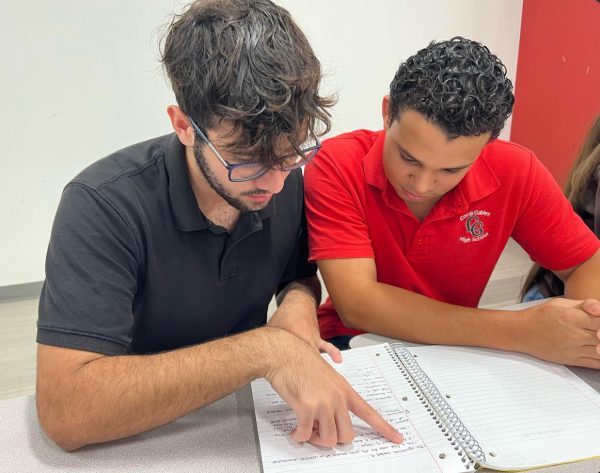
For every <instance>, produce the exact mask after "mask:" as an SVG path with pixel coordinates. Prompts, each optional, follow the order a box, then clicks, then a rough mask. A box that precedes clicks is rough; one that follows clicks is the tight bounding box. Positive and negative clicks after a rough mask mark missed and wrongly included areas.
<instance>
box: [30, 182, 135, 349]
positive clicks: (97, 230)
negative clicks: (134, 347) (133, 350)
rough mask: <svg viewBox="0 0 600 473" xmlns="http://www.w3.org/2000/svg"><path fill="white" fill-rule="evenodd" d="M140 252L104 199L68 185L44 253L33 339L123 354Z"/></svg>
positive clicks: (69, 346) (85, 189) (128, 230)
mask: <svg viewBox="0 0 600 473" xmlns="http://www.w3.org/2000/svg"><path fill="white" fill-rule="evenodd" d="M139 253H140V251H139V245H138V243H136V241H135V238H134V237H133V232H132V230H131V228H130V226H129V225H128V224H127V223H126V221H125V219H124V218H123V217H122V215H121V214H120V213H119V212H118V211H117V210H116V209H115V208H114V207H113V206H112V205H111V204H110V203H109V202H108V201H107V200H106V199H105V198H103V197H102V196H101V195H100V194H99V193H98V192H97V191H96V190H93V189H90V188H88V187H86V186H84V185H81V184H76V183H71V184H69V185H68V186H67V187H66V188H65V190H64V192H63V195H62V198H61V201H60V204H59V207H58V211H57V214H56V217H55V220H54V224H53V227H52V233H51V237H50V244H49V247H48V253H47V257H46V280H45V282H44V287H43V289H42V294H41V297H40V305H39V318H38V333H37V341H38V343H43V344H47V345H54V346H61V347H65V348H73V349H78V350H85V351H91V352H95V353H103V354H107V355H119V354H124V353H127V349H128V346H129V344H130V342H131V336H130V332H131V328H132V325H133V311H132V306H133V300H134V295H135V293H136V289H137V286H138V280H137V274H138V265H139V263H138V262H139Z"/></svg>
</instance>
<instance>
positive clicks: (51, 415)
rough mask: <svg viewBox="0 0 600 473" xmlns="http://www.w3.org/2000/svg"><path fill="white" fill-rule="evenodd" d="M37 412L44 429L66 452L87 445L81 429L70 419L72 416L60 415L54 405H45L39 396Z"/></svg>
mask: <svg viewBox="0 0 600 473" xmlns="http://www.w3.org/2000/svg"><path fill="white" fill-rule="evenodd" d="M37 414H38V419H39V422H40V426H41V427H42V430H43V431H44V432H45V433H46V435H47V436H48V437H49V438H50V439H51V440H52V441H53V442H54V443H55V444H56V445H57V446H58V447H59V448H60V449H62V450H64V451H65V452H73V451H75V450H78V449H80V448H81V447H83V446H85V445H87V442H85V441H84V440H83V438H82V437H83V436H82V435H81V434H80V433H79V429H77V427H76V426H74V425H73V423H72V422H70V421H69V417H70V416H63V415H59V414H58V413H57V412H56V410H54V409H52V406H47V405H46V406H44V405H43V403H41V402H40V400H39V398H38V402H37Z"/></svg>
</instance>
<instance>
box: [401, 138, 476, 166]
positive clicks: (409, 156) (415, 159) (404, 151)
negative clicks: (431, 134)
mask: <svg viewBox="0 0 600 473" xmlns="http://www.w3.org/2000/svg"><path fill="white" fill-rule="evenodd" d="M396 145H397V146H398V149H399V150H400V153H401V154H402V155H404V156H406V157H407V158H409V159H412V160H413V161H416V162H417V163H419V164H423V163H421V161H419V160H418V159H417V158H415V157H414V156H413V155H412V154H410V153H409V152H408V151H406V150H405V149H404V148H403V147H402V146H400V145H399V144H398V143H396ZM470 165H471V164H465V165H464V166H456V167H454V168H442V170H444V171H460V170H462V169H466V168H468V167H469V166H470Z"/></svg>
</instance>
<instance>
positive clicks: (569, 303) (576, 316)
mask: <svg viewBox="0 0 600 473" xmlns="http://www.w3.org/2000/svg"><path fill="white" fill-rule="evenodd" d="M521 313H522V314H523V316H524V322H525V331H526V333H525V334H524V335H525V342H524V343H525V344H526V345H525V346H524V347H523V350H522V351H524V352H526V353H529V354H530V355H533V356H537V357H538V358H543V359H545V360H548V361H552V362H555V363H561V364H565V365H573V366H584V367H587V368H596V369H600V303H598V301H597V300H595V299H586V300H585V301H577V300H572V299H552V300H551V301H549V302H546V303H544V304H540V305H537V306H534V307H531V308H529V309H525V310H523V311H521Z"/></svg>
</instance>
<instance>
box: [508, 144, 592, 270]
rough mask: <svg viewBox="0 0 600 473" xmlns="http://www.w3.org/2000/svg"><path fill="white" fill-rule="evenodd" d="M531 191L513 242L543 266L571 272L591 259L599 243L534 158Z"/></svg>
mask: <svg viewBox="0 0 600 473" xmlns="http://www.w3.org/2000/svg"><path fill="white" fill-rule="evenodd" d="M527 182H528V187H527V188H526V191H525V196H524V200H523V204H522V208H521V211H520V215H519V217H518V219H517V222H516V226H515V229H514V231H513V238H514V239H515V240H516V241H517V242H518V243H519V244H520V245H521V246H522V247H523V249H524V250H525V251H526V252H527V253H529V255H530V257H531V258H532V259H533V260H534V261H536V262H537V263H539V264H540V265H541V266H543V267H545V268H548V269H551V270H563V269H568V268H571V267H573V266H576V265H578V264H581V263H583V262H584V261H586V260H587V259H589V258H591V257H592V256H593V255H594V253H595V252H596V251H597V250H598V248H600V242H599V241H598V238H597V237H596V236H595V235H594V234H593V232H592V231H591V230H590V229H589V228H588V227H587V225H586V224H585V223H584V222H583V220H581V217H579V216H578V215H577V214H576V213H575V211H574V210H573V208H572V207H571V204H570V203H569V201H568V200H567V198H566V197H565V196H564V194H563V192H562V190H561V189H560V187H559V186H558V184H557V183H556V181H555V180H554V178H553V177H552V175H551V174H550V172H549V171H548V170H547V169H546V168H545V167H544V166H543V165H542V163H541V162H540V161H539V160H538V159H537V158H536V157H535V155H533V154H532V156H531V165H530V170H529V175H528V176H527Z"/></svg>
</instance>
